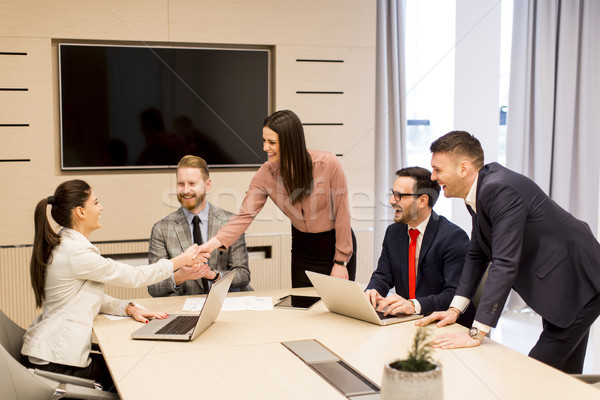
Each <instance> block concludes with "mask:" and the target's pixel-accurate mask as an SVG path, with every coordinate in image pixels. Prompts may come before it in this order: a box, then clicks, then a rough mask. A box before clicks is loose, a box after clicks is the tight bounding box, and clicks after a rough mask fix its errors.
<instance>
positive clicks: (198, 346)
mask: <svg viewBox="0 0 600 400" xmlns="http://www.w3.org/2000/svg"><path fill="white" fill-rule="evenodd" d="M290 292H291V293H295V294H306V295H316V292H315V291H314V289H312V288H305V289H293V290H291V291H290V290H275V291H258V292H245V293H236V294H229V295H230V296H248V295H253V296H272V297H273V300H274V301H277V300H278V299H279V298H280V297H282V296H284V295H286V294H289V293H290ZM137 301H138V303H140V304H141V305H143V306H144V307H147V308H149V309H152V310H156V311H165V312H168V313H181V309H182V306H183V303H184V301H185V298H184V297H166V298H155V299H140V300H137ZM139 326H140V324H139V322H136V321H133V320H132V319H126V320H119V321H111V320H109V319H107V318H106V317H104V316H102V315H99V316H98V317H97V318H96V320H95V321H94V333H95V335H96V338H97V340H98V343H99V344H100V347H101V349H102V352H103V354H104V357H105V359H106V361H107V363H108V366H109V368H110V370H111V373H112V375H113V377H114V380H115V382H116V385H117V389H118V391H119V394H120V395H121V398H122V399H125V400H130V399H184V398H186V399H187V398H203V399H344V398H345V397H344V396H343V395H342V394H341V393H340V392H338V391H337V390H336V389H335V388H334V387H333V386H331V385H330V384H329V383H328V382H327V381H325V380H324V379H323V378H321V376H319V375H318V374H317V373H315V372H313V371H312V370H311V369H310V368H309V367H308V366H307V365H306V364H305V363H304V362H303V361H301V360H300V359H299V358H298V357H297V356H295V355H294V354H293V353H292V352H290V351H289V350H288V349H287V348H286V347H284V346H283V345H281V342H283V341H292V340H306V339H316V340H318V341H319V342H321V343H322V344H323V345H324V346H326V347H327V348H329V349H330V350H331V351H333V352H334V353H336V354H337V355H338V356H340V358H342V359H344V360H345V361H346V362H347V363H348V364H350V365H351V366H353V367H354V368H355V369H357V370H358V371H360V372H361V373H362V374H363V375H365V376H366V377H368V378H369V379H371V380H372V381H373V382H375V383H377V384H378V385H381V378H382V373H383V366H384V364H385V363H386V362H388V361H390V360H392V359H396V358H402V357H404V356H405V354H406V352H407V349H408V347H409V343H410V340H411V339H412V337H413V335H414V333H415V330H416V327H415V326H414V322H405V323H400V324H394V325H390V326H385V327H380V326H377V325H373V324H370V323H367V322H363V321H359V320H355V319H352V318H348V317H344V316H341V315H337V314H333V313H330V312H329V311H328V310H327V308H326V307H325V305H324V304H323V302H319V303H318V304H316V305H315V306H314V307H313V308H312V309H311V310H308V311H300V310H286V309H274V310H273V311H222V312H221V314H220V315H219V317H218V318H217V321H216V322H215V323H214V324H213V325H212V326H211V327H210V328H208V329H207V330H206V331H205V332H204V333H202V334H201V335H200V336H199V337H198V338H196V340H194V341H192V342H166V341H145V340H132V339H131V338H130V334H131V332H133V331H134V330H136V329H137V328H139ZM432 329H434V333H436V334H438V333H441V332H453V331H454V332H456V331H459V330H462V329H465V328H462V327H460V326H458V325H453V326H449V327H445V328H436V327H433V328H432ZM434 358H437V359H439V360H440V361H441V363H442V366H443V379H444V392H445V399H446V400H450V399H460V400H467V399H474V400H484V399H506V400H515V399H532V398H538V399H567V398H571V399H572V398H577V399H594V398H596V399H597V398H600V395H599V394H598V391H597V390H596V389H594V388H592V387H589V386H587V385H586V384H584V383H581V382H579V381H578V380H576V379H574V378H571V377H570V376H568V375H566V374H563V373H561V372H559V371H557V370H555V369H553V368H550V367H548V366H546V365H544V364H542V363H539V362H537V361H535V360H533V359H531V358H529V357H526V356H524V355H522V354H520V353H518V352H516V351H513V350H511V349H509V348H507V347H505V346H503V345H501V344H499V343H496V342H493V341H491V340H489V339H485V343H484V345H482V346H479V347H476V348H471V349H457V350H437V351H436V353H435V355H434Z"/></svg>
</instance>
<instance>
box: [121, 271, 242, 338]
mask: <svg viewBox="0 0 600 400" xmlns="http://www.w3.org/2000/svg"><path fill="white" fill-rule="evenodd" d="M234 274H235V271H230V272H228V273H227V274H226V275H223V276H222V277H221V279H219V280H218V281H216V282H215V283H213V285H212V287H211V288H210V290H209V292H208V296H207V297H206V301H205V302H204V306H203V307H202V310H200V314H173V315H169V317H168V318H165V319H153V320H151V321H150V322H148V323H147V324H145V325H144V326H142V327H141V328H140V329H138V330H137V331H135V332H133V333H132V334H131V338H132V339H150V340H180V341H190V340H194V339H196V338H197V337H198V335H200V334H201V333H202V332H204V331H205V330H206V329H207V328H208V327H209V326H211V325H212V323H213V322H215V320H216V319H217V316H218V315H219V312H220V311H221V307H222V306H223V303H224V302H225V298H226V297H227V292H228V291H229V286H231V281H232V280H233V277H234Z"/></svg>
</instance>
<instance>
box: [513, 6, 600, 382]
mask: <svg viewBox="0 0 600 400" xmlns="http://www.w3.org/2000/svg"><path fill="white" fill-rule="evenodd" d="M508 104H509V111H508V126H507V166H508V167H509V168H511V169H513V170H515V171H518V172H521V173H523V174H525V175H527V176H529V177H530V178H532V179H533V180H534V181H535V182H536V183H537V184H538V185H539V186H540V187H541V188H542V189H543V190H544V191H545V192H546V193H548V195H549V196H550V197H552V198H553V199H554V200H555V201H556V202H557V203H558V204H560V205H561V206H562V207H563V208H565V209H566V210H568V211H569V212H571V213H572V214H573V215H574V216H575V217H577V218H579V219H582V220H583V221H585V222H587V223H588V224H589V225H590V227H591V228H592V231H593V232H594V233H596V232H597V227H598V208H599V203H598V197H599V183H600V182H599V180H600V134H599V132H598V129H600V1H598V0H562V1H561V0H517V1H515V2H514V19H513V41H512V56H511V78H510V92H509V101H508ZM557 229H559V228H558V227H557ZM511 299H512V297H511ZM514 300H515V299H512V303H514V304H511V305H509V308H513V309H517V308H519V304H517V303H518V301H514ZM521 301H522V300H521ZM585 370H586V372H587V371H589V370H591V371H594V372H598V371H600V322H598V321H597V322H596V323H595V324H594V326H592V330H591V335H590V342H589V345H588V354H587V357H586V366H585Z"/></svg>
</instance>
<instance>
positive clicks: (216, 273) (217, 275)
mask: <svg viewBox="0 0 600 400" xmlns="http://www.w3.org/2000/svg"><path fill="white" fill-rule="evenodd" d="M212 271H213V272H214V273H215V277H214V278H213V279H209V281H211V282H216V281H218V280H219V279H220V278H221V273H220V272H219V271H215V270H214V269H213V270H212Z"/></svg>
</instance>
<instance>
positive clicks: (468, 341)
mask: <svg viewBox="0 0 600 400" xmlns="http://www.w3.org/2000/svg"><path fill="white" fill-rule="evenodd" d="M450 312H453V311H450ZM455 314H456V313H455ZM480 344H481V342H480V341H479V339H475V338H472V337H471V336H469V334H468V333H467V332H461V333H450V334H447V335H440V336H438V337H437V339H434V340H433V347H437V348H439V349H459V348H461V347H476V346H479V345H480Z"/></svg>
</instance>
